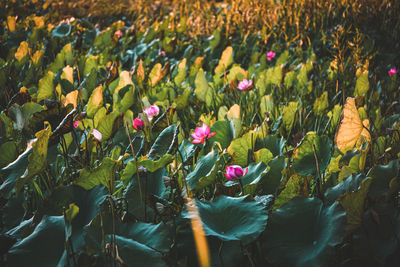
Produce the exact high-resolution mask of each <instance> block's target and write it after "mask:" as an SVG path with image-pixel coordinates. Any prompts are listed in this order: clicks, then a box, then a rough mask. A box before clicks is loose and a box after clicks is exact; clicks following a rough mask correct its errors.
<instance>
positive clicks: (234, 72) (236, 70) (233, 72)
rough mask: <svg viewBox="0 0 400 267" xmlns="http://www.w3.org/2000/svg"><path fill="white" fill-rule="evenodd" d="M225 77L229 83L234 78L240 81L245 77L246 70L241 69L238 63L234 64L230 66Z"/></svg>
mask: <svg viewBox="0 0 400 267" xmlns="http://www.w3.org/2000/svg"><path fill="white" fill-rule="evenodd" d="M226 78H227V80H228V82H229V83H230V82H232V81H234V80H237V81H242V80H243V79H244V78H247V71H245V70H244V69H242V68H241V67H240V65H239V64H234V65H233V66H232V68H230V70H229V74H228V75H227V77H226Z"/></svg>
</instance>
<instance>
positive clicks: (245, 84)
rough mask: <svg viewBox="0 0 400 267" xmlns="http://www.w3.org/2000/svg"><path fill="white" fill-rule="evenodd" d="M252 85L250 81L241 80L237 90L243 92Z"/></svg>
mask: <svg viewBox="0 0 400 267" xmlns="http://www.w3.org/2000/svg"><path fill="white" fill-rule="evenodd" d="M252 84H253V81H252V80H250V81H248V80H247V79H243V81H241V82H239V84H238V87H237V88H238V89H239V90H240V91H245V90H247V89H248V88H249V87H250V86H251V85H252Z"/></svg>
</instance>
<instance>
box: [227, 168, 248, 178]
mask: <svg viewBox="0 0 400 267" xmlns="http://www.w3.org/2000/svg"><path fill="white" fill-rule="evenodd" d="M247 171H248V169H247V168H246V169H243V168H242V167H240V166H239V165H231V166H229V167H226V173H225V177H226V179H228V180H231V181H236V180H239V179H241V178H242V177H243V176H245V175H246V174H247Z"/></svg>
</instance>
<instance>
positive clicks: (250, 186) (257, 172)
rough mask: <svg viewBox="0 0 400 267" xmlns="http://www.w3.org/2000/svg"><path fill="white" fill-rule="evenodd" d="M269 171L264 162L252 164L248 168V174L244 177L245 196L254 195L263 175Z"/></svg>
mask: <svg viewBox="0 0 400 267" xmlns="http://www.w3.org/2000/svg"><path fill="white" fill-rule="evenodd" d="M266 171H267V165H266V164H265V163H264V162H259V163H251V164H250V165H249V166H248V167H247V174H246V175H245V176H243V177H242V179H241V180H242V184H243V190H244V194H246V195H254V194H255V192H256V189H257V186H258V183H259V181H260V179H261V177H262V175H263V174H264V173H265V172H266Z"/></svg>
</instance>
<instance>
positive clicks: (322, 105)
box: [313, 91, 329, 115]
mask: <svg viewBox="0 0 400 267" xmlns="http://www.w3.org/2000/svg"><path fill="white" fill-rule="evenodd" d="M328 107H329V102H328V92H327V91H325V92H324V93H323V94H322V95H321V96H320V97H318V98H317V99H315V102H314V107H313V110H314V112H315V114H317V115H322V114H323V113H324V111H325V110H326V109H327V108H328Z"/></svg>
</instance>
